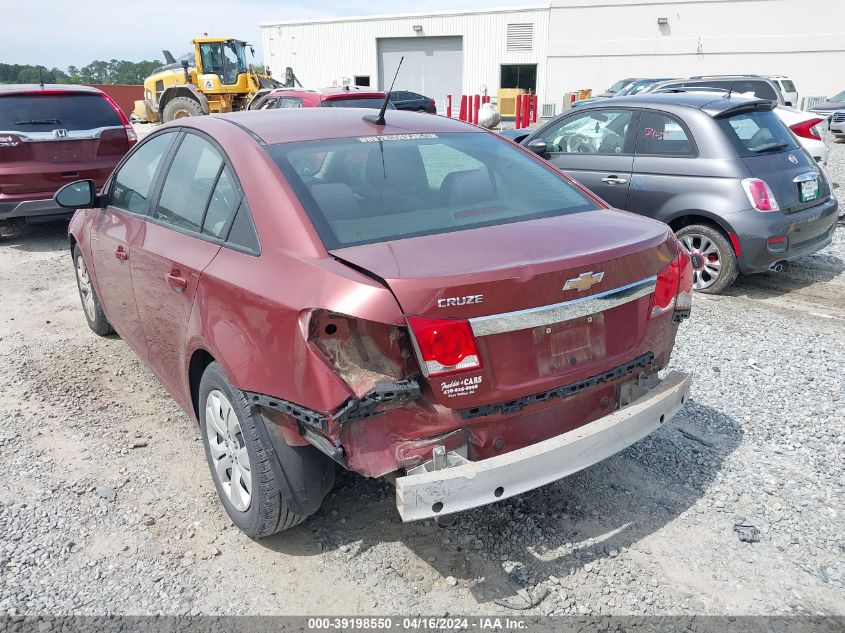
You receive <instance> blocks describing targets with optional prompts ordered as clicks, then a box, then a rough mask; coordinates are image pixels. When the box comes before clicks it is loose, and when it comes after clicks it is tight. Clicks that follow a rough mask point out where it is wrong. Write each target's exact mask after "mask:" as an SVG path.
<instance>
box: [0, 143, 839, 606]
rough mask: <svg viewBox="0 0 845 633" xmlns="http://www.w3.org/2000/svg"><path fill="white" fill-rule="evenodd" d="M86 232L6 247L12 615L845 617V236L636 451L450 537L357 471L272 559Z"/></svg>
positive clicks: (783, 290) (726, 316) (790, 271)
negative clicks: (217, 476)
mask: <svg viewBox="0 0 845 633" xmlns="http://www.w3.org/2000/svg"><path fill="white" fill-rule="evenodd" d="M829 171H830V174H831V177H832V180H834V181H838V182H841V183H843V184H845V144H839V145H835V146H834V158H833V160H832V166H831V168H830V170H829ZM843 192H845V189H843V188H840V189H838V193H839V195H840V200H841V201H842V202H843V203H845V196H843ZM63 231H64V227H63V226H60V225H59V226H42V227H33V228H31V229H30V230H29V231H28V232H27V233H26V234H24V235H23V236H22V237H20V238H17V239H7V240H5V241H4V242H3V243H2V245H0V287H2V288H3V298H4V299H5V301H3V302H1V303H0V460H2V463H3V468H2V471H0V613H9V614H147V613H152V614H156V613H159V614H187V613H193V614H199V613H202V614H206V613H209V614H246V613H249V614H282V613H284V614H315V613H316V614H362V613H367V614H371V613H387V614H401V615H408V614H417V613H422V614H433V615H438V614H445V613H454V614H458V613H463V614H516V613H536V614H550V613H555V614H561V613H577V614H605V613H612V614H845V538H843V530H842V526H843V524H845V499H843V489H845V474H843V463H845V460H844V459H843V448H845V430H843V429H844V428H845V425H843V422H844V421H845V417H844V416H843V413H842V408H843V403H845V380H844V379H843V371H842V361H843V359H845V318H843V315H845V310H843V309H842V308H843V307H845V272H843V271H845V229H843V228H840V229H839V230H838V231H837V235H836V239H835V241H834V243H833V244H832V245H831V246H830V247H828V248H827V249H826V250H825V251H824V252H822V253H820V254H818V255H815V256H812V257H807V258H804V259H803V260H801V261H799V262H796V263H793V264H791V265H790V266H788V267H787V268H786V269H785V270H784V272H782V273H780V274H779V275H773V274H767V275H762V276H755V277H750V278H745V279H742V280H740V282H739V283H738V284H737V286H736V287H735V288H733V289H732V290H731V291H730V292H729V293H727V294H726V295H723V296H720V297H702V296H697V297H696V302H695V307H694V314H693V318H692V319H690V320H689V321H687V322H685V323H684V324H683V325H682V327H681V330H680V333H679V336H678V342H677V346H676V349H675V353H674V357H673V360H672V367H674V368H677V369H683V370H687V371H693V372H694V373H695V379H694V384H693V398H692V399H691V400H690V402H689V403H688V405H687V406H686V408H685V409H684V410H683V411H682V412H681V413H680V414H679V415H678V416H677V417H676V418H675V419H674V420H673V421H672V422H671V423H670V424H667V425H666V426H665V427H663V428H661V429H660V430H659V431H658V432H656V433H654V434H653V435H651V436H650V437H648V438H646V439H645V440H643V441H642V442H640V443H639V444H637V445H635V446H633V447H631V448H630V449H628V450H626V451H624V452H623V453H621V454H619V455H617V456H615V457H613V458H611V459H609V460H606V461H605V462H603V463H600V464H598V465H596V466H594V467H592V468H590V469H588V470H586V471H583V472H581V473H579V474H577V475H575V476H572V477H569V478H567V479H565V480H563V481H561V482H558V483H556V484H553V485H551V486H548V487H546V488H544V489H541V490H538V491H535V492H532V493H530V494H526V495H524V496H522V497H519V498H516V499H512V500H508V501H504V502H501V503H498V504H496V505H493V506H489V507H486V508H481V509H478V510H474V511H471V512H468V513H466V514H465V515H462V516H461V517H460V519H459V520H458V522H457V523H456V524H454V525H453V526H451V527H449V528H446V529H441V528H438V527H436V526H434V525H433V524H431V523H430V522H426V523H414V524H402V523H400V522H399V518H398V515H397V513H396V511H395V507H394V505H393V503H394V502H393V493H392V490H391V488H390V486H389V485H387V484H386V483H384V482H381V481H372V480H365V479H362V478H360V477H357V476H353V475H343V476H341V477H340V480H339V483H338V485H337V488H336V489H335V490H334V492H333V493H332V494H331V496H330V498H329V499H328V500H327V503H326V505H325V507H324V508H323V509H322V510H321V511H320V512H319V513H318V514H317V515H315V516H314V517H312V518H311V519H310V520H308V521H307V522H306V523H304V524H303V525H301V526H299V527H297V528H295V529H293V530H291V531H289V532H286V533H284V534H282V535H279V536H276V537H273V538H270V539H267V540H264V541H261V542H253V541H251V540H250V539H248V538H246V537H245V536H243V535H242V534H241V533H240V532H239V531H238V530H236V529H235V528H234V527H233V526H232V525H231V523H230V522H229V521H228V520H227V519H226V517H225V514H224V512H223V510H222V508H221V507H220V505H219V502H218V500H217V498H216V496H215V492H214V488H213V486H212V483H211V479H210V476H209V474H208V471H207V467H206V464H205V461H204V456H203V451H202V445H201V443H200V442H199V441H198V436H197V434H196V432H195V430H194V428H193V427H192V426H191V425H190V423H189V422H188V420H187V418H186V416H185V415H184V414H182V413H181V411H180V410H179V409H178V408H177V407H176V405H175V404H174V403H173V402H172V400H171V399H170V398H169V397H168V396H167V394H166V393H165V391H164V389H163V388H162V387H161V386H160V385H159V384H158V382H157V381H156V380H155V379H154V378H153V376H152V375H151V373H150V372H149V371H148V370H147V369H146V368H145V366H144V365H143V364H142V363H141V362H140V361H139V360H138V359H137V358H136V356H135V355H134V354H133V353H132V352H131V351H130V350H129V349H128V348H127V347H126V345H124V344H123V343H122V342H121V341H120V340H119V339H118V338H111V339H99V338H97V337H96V336H94V335H93V334H91V333H90V332H89V331H88V329H87V328H86V326H85V322H84V319H83V315H82V311H81V309H80V307H79V301H78V297H77V294H76V288H75V285H74V280H73V276H72V270H71V264H70V258H69V257H68V254H67V252H66V241H65V237H64V233H63ZM740 535H744V536H749V537H752V536H753V537H754V539H759V540H758V541H757V542H743V541H741V540H740V538H739V536H740Z"/></svg>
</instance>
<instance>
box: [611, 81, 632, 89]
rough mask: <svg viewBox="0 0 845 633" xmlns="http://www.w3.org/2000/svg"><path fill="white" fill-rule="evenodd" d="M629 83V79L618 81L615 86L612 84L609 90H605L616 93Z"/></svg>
mask: <svg viewBox="0 0 845 633" xmlns="http://www.w3.org/2000/svg"><path fill="white" fill-rule="evenodd" d="M630 82H631V80H630V79H620V80H619V81H617V82H616V83H615V84H613V85H612V86H611V87H610V88H608V89H607V91H608V92H618V91H620V90H622V88H624V87H625V86H627V85H628V84H629V83H630Z"/></svg>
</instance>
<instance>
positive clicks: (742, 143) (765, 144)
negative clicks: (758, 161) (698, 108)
mask: <svg viewBox="0 0 845 633" xmlns="http://www.w3.org/2000/svg"><path fill="white" fill-rule="evenodd" d="M716 121H717V122H718V123H719V126H720V127H721V128H722V129H723V130H724V131H725V133H726V134H727V135H728V138H730V139H731V142H732V143H733V144H734V146H736V148H737V150H738V151H739V153H740V155H741V156H755V155H757V154H763V153H766V152H779V151H785V150H793V149H797V147H798V146H797V145H796V144H795V139H794V138H793V137H792V134H791V133H790V132H789V130H787V129H786V126H785V125H784V124H783V123H782V122H781V120H780V119H779V118H778V116H777V115H776V114H775V113H774V112H772V111H768V110H766V111H761V110H753V111H749V112H740V113H737V114H734V115H733V116H729V117H720V118H718V119H716Z"/></svg>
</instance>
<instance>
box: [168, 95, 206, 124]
mask: <svg viewBox="0 0 845 633" xmlns="http://www.w3.org/2000/svg"><path fill="white" fill-rule="evenodd" d="M203 114H205V112H203V111H202V106H201V105H200V103H199V101H197V100H196V99H191V98H190V97H173V98H172V99H171V100H170V101H168V102H167V105H166V106H164V111H163V112H162V113H161V118H162V121H164V122H165V123H170V122H171V121H174V120H176V119H183V118H185V117H189V116H202V115H203Z"/></svg>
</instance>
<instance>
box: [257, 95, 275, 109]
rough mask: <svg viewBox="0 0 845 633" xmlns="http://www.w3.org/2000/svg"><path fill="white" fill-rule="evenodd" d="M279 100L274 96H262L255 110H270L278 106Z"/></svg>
mask: <svg viewBox="0 0 845 633" xmlns="http://www.w3.org/2000/svg"><path fill="white" fill-rule="evenodd" d="M278 104H279V100H278V99H277V98H276V97H264V99H262V100H261V102H260V103H259V104H258V105H257V106H256V108H255V109H256V110H272V109H273V108H276V107H278Z"/></svg>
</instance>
